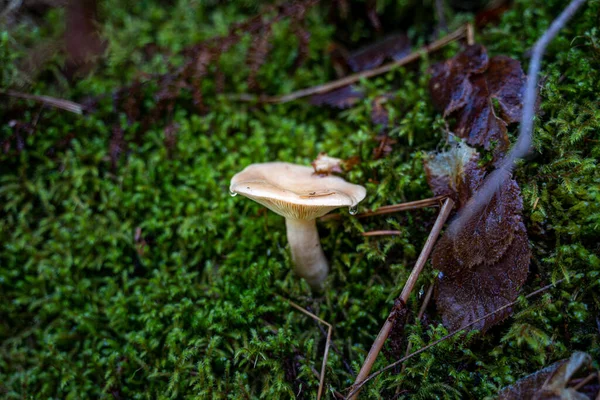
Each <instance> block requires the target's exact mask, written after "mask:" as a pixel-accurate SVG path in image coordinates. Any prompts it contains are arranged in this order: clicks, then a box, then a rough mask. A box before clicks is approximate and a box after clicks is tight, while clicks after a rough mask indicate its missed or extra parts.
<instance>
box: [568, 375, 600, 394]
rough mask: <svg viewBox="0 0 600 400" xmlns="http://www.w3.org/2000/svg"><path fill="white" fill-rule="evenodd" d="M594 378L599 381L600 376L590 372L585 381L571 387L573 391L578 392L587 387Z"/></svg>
mask: <svg viewBox="0 0 600 400" xmlns="http://www.w3.org/2000/svg"><path fill="white" fill-rule="evenodd" d="M595 378H598V379H600V376H599V375H598V373H597V372H592V373H591V374H590V375H588V376H587V377H586V378H585V379H583V380H582V381H581V382H579V383H578V384H577V385H575V386H573V390H575V391H578V390H579V389H581V388H582V387H584V386H585V385H587V384H588V383H589V382H590V381H592V380H593V379H595Z"/></svg>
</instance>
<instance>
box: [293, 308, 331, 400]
mask: <svg viewBox="0 0 600 400" xmlns="http://www.w3.org/2000/svg"><path fill="white" fill-rule="evenodd" d="M286 300H287V299H286ZM287 302H288V303H289V305H290V306H292V307H294V308H295V309H296V310H298V311H300V312H302V313H304V314H306V315H308V316H309V317H311V318H313V319H315V320H317V321H319V322H320V323H322V324H323V325H326V326H327V341H326V342H325V351H324V352H323V364H322V365H321V376H320V378H319V391H318V392H317V400H320V399H321V396H322V395H323V388H324V386H325V367H327V357H328V356H329V345H330V343H331V333H332V332H333V327H332V326H331V324H330V323H328V322H325V321H323V320H322V319H321V318H319V317H317V316H316V315H315V314H313V313H311V312H310V311H307V310H305V309H304V308H302V307H300V306H299V305H298V304H296V303H294V302H293V301H291V300H287Z"/></svg>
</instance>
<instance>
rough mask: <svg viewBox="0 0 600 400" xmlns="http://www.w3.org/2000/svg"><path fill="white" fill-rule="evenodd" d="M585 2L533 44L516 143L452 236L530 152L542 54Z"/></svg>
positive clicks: (575, 0) (451, 229)
mask: <svg viewBox="0 0 600 400" xmlns="http://www.w3.org/2000/svg"><path fill="white" fill-rule="evenodd" d="M584 2H585V0H573V1H571V3H570V4H569V5H568V6H567V8H565V9H564V10H563V12H562V13H561V14H560V15H559V16H558V18H556V19H555V20H554V22H552V25H550V28H548V30H547V31H546V32H545V33H544V34H543V35H542V37H541V38H540V39H538V41H537V42H536V44H535V46H534V47H533V53H532V56H531V63H530V64H529V72H528V75H527V86H526V89H525V101H524V102H523V116H522V118H521V127H520V131H519V137H518V139H517V143H516V144H515V145H514V147H513V148H512V150H511V151H510V153H508V155H507V156H506V157H505V158H504V159H503V160H502V162H501V163H500V165H499V166H498V168H497V169H496V170H494V171H493V172H492V173H491V174H489V175H488V177H487V178H486V180H485V182H484V183H483V185H482V186H481V188H480V189H479V190H478V191H477V192H476V193H475V195H474V196H473V197H472V198H471V199H470V200H469V202H468V203H467V205H466V206H465V207H463V208H462V210H461V211H460V212H459V213H458V216H457V217H456V219H455V220H454V221H453V222H452V223H451V224H450V226H449V227H448V234H450V235H452V236H455V235H456V234H457V233H458V232H460V231H461V230H462V227H463V226H464V225H465V224H466V223H467V222H468V221H469V220H470V219H471V218H472V217H473V216H474V215H477V214H478V213H479V212H480V211H481V210H482V209H483V208H484V207H485V206H486V205H487V204H488V203H489V202H490V200H491V198H492V196H494V194H495V193H496V192H497V191H498V190H500V188H501V187H502V185H503V183H504V182H505V181H506V179H508V178H509V177H510V176H511V174H512V171H513V169H514V167H515V163H516V161H517V160H518V159H520V158H523V157H524V156H525V155H526V154H527V153H528V152H529V149H530V147H531V141H532V130H533V119H534V117H535V101H536V98H537V83H538V74H539V72H540V66H541V62H542V57H543V56H544V52H545V51H546V47H547V46H548V44H549V43H550V41H551V40H552V39H553V38H554V36H556V34H557V33H558V31H560V30H561V29H562V28H563V26H564V25H565V24H566V23H567V21H569V19H571V17H572V16H573V15H574V14H575V12H576V11H577V9H579V7H580V6H581V5H582V4H583V3H584Z"/></svg>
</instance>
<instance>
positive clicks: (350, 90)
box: [310, 86, 365, 109]
mask: <svg viewBox="0 0 600 400" xmlns="http://www.w3.org/2000/svg"><path fill="white" fill-rule="evenodd" d="M364 97H365V93H364V92H363V91H362V90H360V89H357V88H355V87H354V86H344V87H342V88H339V89H336V90H332V91H330V92H325V93H319V94H315V95H312V96H311V98H310V103H311V104H312V105H315V106H322V105H324V104H326V105H329V106H332V107H336V108H342V109H344V108H349V107H352V106H353V105H354V104H356V103H357V102H358V101H359V100H361V99H363V98H364Z"/></svg>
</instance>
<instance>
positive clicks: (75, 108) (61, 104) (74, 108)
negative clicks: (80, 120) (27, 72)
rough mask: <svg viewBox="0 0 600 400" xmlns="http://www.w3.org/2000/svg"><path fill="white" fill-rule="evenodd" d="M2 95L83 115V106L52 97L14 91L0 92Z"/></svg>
mask: <svg viewBox="0 0 600 400" xmlns="http://www.w3.org/2000/svg"><path fill="white" fill-rule="evenodd" d="M0 94H3V95H5V96H11V97H17V98H19V99H25V100H33V101H37V102H38V103H42V104H45V105H47V106H50V107H54V108H59V109H61V110H65V111H69V112H72V113H75V114H79V115H81V114H83V106H82V105H81V104H78V103H75V102H73V101H70V100H63V99H57V98H54V97H50V96H40V95H35V94H27V93H21V92H15V91H14V90H0Z"/></svg>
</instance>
